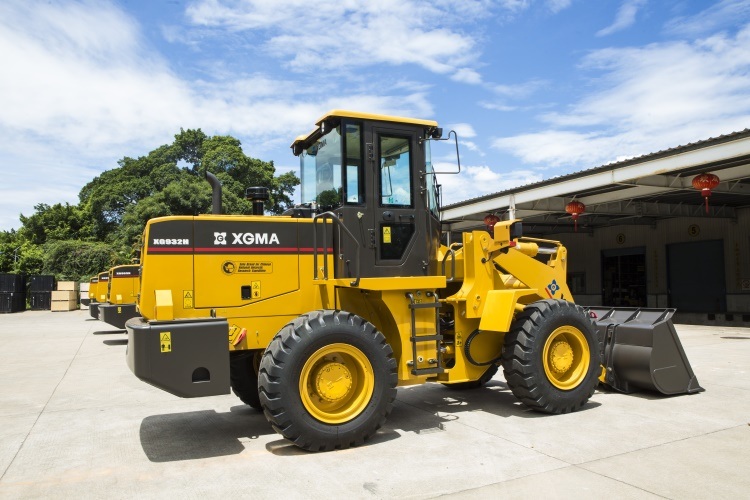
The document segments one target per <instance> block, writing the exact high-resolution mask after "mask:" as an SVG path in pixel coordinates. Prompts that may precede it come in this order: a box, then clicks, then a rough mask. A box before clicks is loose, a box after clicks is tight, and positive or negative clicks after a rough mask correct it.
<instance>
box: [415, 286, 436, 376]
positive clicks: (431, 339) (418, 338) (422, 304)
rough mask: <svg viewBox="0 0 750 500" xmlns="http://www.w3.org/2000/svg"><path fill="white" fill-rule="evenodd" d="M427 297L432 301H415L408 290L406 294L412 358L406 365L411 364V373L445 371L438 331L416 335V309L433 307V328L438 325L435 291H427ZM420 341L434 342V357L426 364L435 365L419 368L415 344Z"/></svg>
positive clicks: (429, 373)
mask: <svg viewBox="0 0 750 500" xmlns="http://www.w3.org/2000/svg"><path fill="white" fill-rule="evenodd" d="M426 295H427V297H428V298H430V297H431V298H433V299H434V301H433V302H420V303H417V302H416V300H415V299H414V294H413V293H411V292H409V293H407V294H406V298H408V299H409V309H410V310H411V336H410V337H409V340H410V341H411V349H412V359H411V361H409V363H408V365H409V366H411V367H412V368H411V374H412V375H437V374H439V373H445V368H444V367H443V354H442V352H441V351H440V341H441V340H443V336H442V335H441V334H440V332H435V334H434V335H417V310H418V309H434V310H435V328H436V329H437V328H438V327H439V325H440V313H439V309H440V306H441V304H440V300H439V299H438V296H437V294H436V293H433V292H427V294H426ZM422 342H435V353H436V354H435V355H436V357H435V358H434V359H428V360H427V363H428V364H434V365H435V366H432V367H429V368H419V367H418V360H417V344H419V343H422Z"/></svg>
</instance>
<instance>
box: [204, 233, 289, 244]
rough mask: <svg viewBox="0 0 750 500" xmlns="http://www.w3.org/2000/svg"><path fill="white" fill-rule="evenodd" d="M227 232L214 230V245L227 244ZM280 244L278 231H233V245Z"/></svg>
mask: <svg viewBox="0 0 750 500" xmlns="http://www.w3.org/2000/svg"><path fill="white" fill-rule="evenodd" d="M226 244H227V233H219V232H214V245H226ZM274 244H275V245H278V244H279V237H278V235H277V234H276V233H270V234H269V233H232V245H274Z"/></svg>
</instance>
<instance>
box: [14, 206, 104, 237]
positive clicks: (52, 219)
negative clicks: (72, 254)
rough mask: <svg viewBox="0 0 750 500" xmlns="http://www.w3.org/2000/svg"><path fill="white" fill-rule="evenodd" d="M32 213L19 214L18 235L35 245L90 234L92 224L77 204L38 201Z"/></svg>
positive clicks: (89, 235)
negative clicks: (19, 225)
mask: <svg viewBox="0 0 750 500" xmlns="http://www.w3.org/2000/svg"><path fill="white" fill-rule="evenodd" d="M34 211H35V212H34V213H33V214H32V215H30V216H28V217H26V216H25V215H23V214H21V216H20V220H21V224H23V227H22V228H21V229H20V230H19V233H20V234H19V236H20V237H21V238H22V239H23V240H25V241H29V242H31V243H33V244H35V245H41V244H43V243H46V242H47V241H48V240H64V239H86V238H90V237H91V236H92V229H93V227H92V225H91V223H90V222H89V221H88V220H87V218H86V215H87V214H86V213H85V212H84V211H83V210H81V209H80V208H79V207H78V206H77V205H70V204H69V203H65V204H64V205H63V204H61V203H56V204H54V205H51V206H50V205H47V204H45V203H40V204H38V205H36V206H35V207H34Z"/></svg>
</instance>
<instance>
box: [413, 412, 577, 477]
mask: <svg viewBox="0 0 750 500" xmlns="http://www.w3.org/2000/svg"><path fill="white" fill-rule="evenodd" d="M401 402H402V403H404V404H407V405H409V406H411V407H412V408H415V409H417V410H421V411H423V412H425V413H431V412H430V411H428V410H425V409H423V408H420V407H418V406H414V405H413V404H410V403H407V402H405V401H401ZM437 413H440V412H436V413H435V415H437ZM437 416H439V415H437ZM453 422H455V423H457V424H459V425H462V426H464V427H468V428H469V429H473V430H475V431H478V432H480V433H482V434H487V435H488V436H492V437H493V438H495V439H500V440H502V441H506V442H508V443H511V444H514V445H516V446H520V447H522V448H526V449H527V450H531V451H533V452H535V453H539V454H540V455H543V456H545V457H547V458H551V459H553V460H557V461H558V462H562V463H563V464H566V465H576V464H572V463H570V462H568V461H566V460H563V459H562V458H558V457H553V456H552V455H548V454H547V453H544V452H543V451H541V450H538V449H536V448H534V447H529V446H526V445H525V444H522V443H517V442H515V441H513V440H512V439H508V438H506V437H503V436H498V435H497V434H493V433H492V432H490V431H486V430H484V429H480V428H477V427H475V426H473V425H471V424H468V423H466V422H462V421H461V419H457V420H453ZM564 467H565V466H563V467H560V468H561V469H562V468H564ZM551 470H554V469H551Z"/></svg>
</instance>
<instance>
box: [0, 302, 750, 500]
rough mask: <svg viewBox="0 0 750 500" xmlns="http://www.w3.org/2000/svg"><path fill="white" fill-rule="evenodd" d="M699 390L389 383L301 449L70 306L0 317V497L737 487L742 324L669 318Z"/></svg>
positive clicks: (662, 492) (558, 494) (747, 376)
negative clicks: (192, 388) (340, 431)
mask: <svg viewBox="0 0 750 500" xmlns="http://www.w3.org/2000/svg"><path fill="white" fill-rule="evenodd" d="M677 331H678V333H679V335H680V337H681V339H682V343H683V346H684V347H685V351H686V353H687V355H688V358H689V359H690V361H691V364H692V366H693V370H694V371H695V373H696V376H697V377H698V380H699V382H700V384H701V385H702V386H703V387H704V388H705V389H706V391H705V392H702V393H699V394H696V395H690V396H678V397H660V396H655V395H650V394H638V395H622V394H618V393H614V392H606V391H601V390H599V391H597V392H596V394H595V395H594V396H593V398H592V399H591V401H590V402H589V403H588V404H587V406H586V407H585V409H584V410H583V411H580V412H577V413H573V414H570V415H560V416H546V415H541V414H537V413H534V412H531V411H529V410H527V409H526V408H525V407H524V406H523V405H521V404H520V403H519V402H517V401H516V399H515V398H514V397H513V395H512V394H511V393H510V391H509V390H508V388H507V386H506V385H505V382H504V379H503V378H502V373H500V374H498V375H497V376H496V377H495V379H494V380H493V381H491V382H490V384H489V385H488V386H487V387H486V388H483V389H476V390H469V391H455V390H448V389H445V388H444V387H442V386H440V385H436V384H428V385H423V386H417V387H409V388H401V389H399V392H398V398H397V404H396V407H395V409H394V411H393V413H392V414H391V416H390V418H389V420H388V422H387V423H386V426H385V427H384V428H383V429H382V430H381V431H380V432H379V433H378V435H377V436H376V437H375V438H374V439H372V440H370V441H369V442H368V443H367V444H366V445H365V446H362V447H359V448H352V449H349V450H345V451H337V452H330V453H317V454H315V453H307V452H304V451H301V450H299V449H297V448H295V447H293V446H291V445H290V444H289V443H288V442H286V441H284V440H283V439H281V437H280V436H279V435H278V434H276V433H275V432H274V431H273V429H271V427H270V425H269V424H268V423H267V422H266V420H265V418H264V417H263V415H262V414H260V413H257V412H255V411H254V410H252V409H250V408H249V407H247V406H244V405H243V404H242V403H241V402H240V401H239V400H238V399H237V398H235V397H234V396H233V395H227V396H217V397H211V398H202V399H179V398H177V397H175V396H172V395H170V394H167V393H165V392H162V391H160V390H158V389H155V388H153V387H151V386H149V385H146V384H144V383H143V382H141V381H139V380H138V379H136V378H135V376H133V375H132V374H131V373H130V371H129V370H128V368H127V366H126V365H125V349H126V343H127V340H126V336H125V335H124V333H122V332H119V331H116V330H112V329H111V328H110V327H109V326H108V325H106V324H104V323H102V322H100V321H96V320H93V319H91V318H90V317H89V315H88V311H73V312H67V313H65V312H56V313H51V312H47V311H27V312H24V313H18V314H5V315H0V380H2V383H0V498H105V497H106V498H139V499H142V498H175V497H180V498H201V499H205V498H220V497H226V496H227V495H233V496H236V497H240V498H285V500H287V499H296V498H330V497H332V496H335V497H338V498H363V499H367V498H436V497H441V496H450V497H451V498H492V497H504V498H529V497H537V496H542V495H543V496H545V497H547V498H568V497H570V496H572V495H576V496H577V497H582V498H597V499H599V498H601V497H602V496H614V497H617V498H651V497H663V498H675V499H677V498H679V499H684V498H717V497H719V498H730V497H734V498H739V497H746V496H747V494H748V493H747V492H748V491H750V475H749V474H747V473H746V469H745V468H746V467H747V464H748V463H750V426H749V423H750V329H749V328H731V327H701V326H694V325H677Z"/></svg>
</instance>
